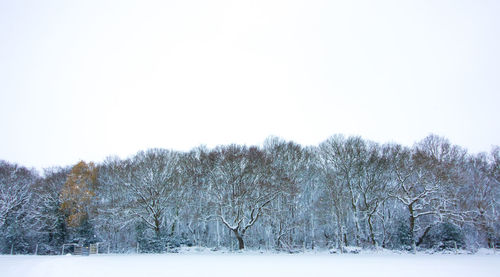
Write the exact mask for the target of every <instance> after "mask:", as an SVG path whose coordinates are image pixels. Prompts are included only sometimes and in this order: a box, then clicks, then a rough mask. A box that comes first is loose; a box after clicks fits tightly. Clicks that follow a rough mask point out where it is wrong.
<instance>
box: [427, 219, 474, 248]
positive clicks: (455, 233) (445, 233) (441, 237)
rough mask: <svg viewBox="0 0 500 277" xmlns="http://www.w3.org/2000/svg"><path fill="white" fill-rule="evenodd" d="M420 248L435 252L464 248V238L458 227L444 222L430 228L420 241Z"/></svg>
mask: <svg viewBox="0 0 500 277" xmlns="http://www.w3.org/2000/svg"><path fill="white" fill-rule="evenodd" d="M421 246H422V247H426V248H434V249H437V250H449V249H454V248H455V247H456V248H460V249H461V248H464V247H465V238H464V235H463V233H462V230H461V229H460V228H459V227H458V226H456V225H454V224H452V223H449V222H444V223H440V224H438V225H436V226H433V227H432V228H431V230H430V231H429V233H428V234H427V235H426V236H425V237H424V238H423V239H422V244H421Z"/></svg>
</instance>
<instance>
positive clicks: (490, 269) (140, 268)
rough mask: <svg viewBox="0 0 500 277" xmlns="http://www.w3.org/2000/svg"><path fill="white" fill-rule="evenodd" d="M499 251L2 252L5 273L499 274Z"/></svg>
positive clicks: (54, 276)
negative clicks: (292, 252) (48, 254)
mask: <svg viewBox="0 0 500 277" xmlns="http://www.w3.org/2000/svg"><path fill="white" fill-rule="evenodd" d="M499 265H500V255H498V254H497V255H493V254H490V253H478V254H474V255H453V254H432V255H430V254H422V253H419V254H415V255H412V254H396V253H388V252H382V253H361V254H327V253H303V254H276V253H258V252H243V253H220V252H216V253H207V252H206V251H202V252H183V253H177V254H174V253H172V254H158V255H153V254H142V255H106V254H105V255H97V256H88V257H81V256H16V255H14V256H8V255H5V256H0V276H3V277H23V276H48V277H49V276H50V277H63V276H64V277H67V276H72V277H76V276H85V277H89V276H92V277H97V276H106V277H108V276H119V277H126V276H134V277H142V276H148V277H150V276H217V277H224V276H231V277H234V276H254V277H255V276H287V277H292V276H301V277H302V276H315V277H316V276H369V277H377V276H384V277H386V276H404V277H410V276H418V277H430V276H438V277H445V276H453V277H458V276H500V275H499V274H500V271H499Z"/></svg>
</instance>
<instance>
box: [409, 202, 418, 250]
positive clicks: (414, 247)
mask: <svg viewBox="0 0 500 277" xmlns="http://www.w3.org/2000/svg"><path fill="white" fill-rule="evenodd" d="M408 210H409V212H410V230H409V232H410V241H411V249H412V251H413V252H414V253H415V252H416V251H417V245H416V244H415V216H414V214H413V204H410V205H409V206H408Z"/></svg>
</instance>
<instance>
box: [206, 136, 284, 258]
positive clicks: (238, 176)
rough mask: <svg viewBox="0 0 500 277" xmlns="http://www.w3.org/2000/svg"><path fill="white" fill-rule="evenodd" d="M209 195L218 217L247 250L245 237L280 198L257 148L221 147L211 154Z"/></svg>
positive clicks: (266, 164)
mask: <svg viewBox="0 0 500 277" xmlns="http://www.w3.org/2000/svg"><path fill="white" fill-rule="evenodd" d="M210 159H212V161H213V166H214V167H213V168H212V169H211V172H210V188H209V193H211V194H212V195H213V199H214V201H215V202H214V204H215V205H216V209H217V216H218V217H219V219H220V220H221V222H222V223H223V224H224V226H226V227H227V228H228V229H229V230H231V232H232V233H233V234H234V235H235V237H236V239H237V240H238V248H239V249H244V248H245V243H244V236H245V234H246V232H247V231H248V229H249V228H250V227H252V226H253V225H254V224H255V223H256V222H257V220H258V219H259V218H260V217H261V216H262V215H263V213H264V208H265V207H266V206H267V205H268V204H269V203H270V202H271V201H272V200H273V199H274V198H275V197H276V196H277V195H278V191H277V189H276V187H275V186H274V185H273V184H272V183H271V182H270V181H269V172H268V169H269V167H268V164H269V159H268V158H267V157H266V155H265V153H264V152H262V151H260V150H259V149H258V148H256V147H251V148H246V147H241V146H237V145H230V146H227V147H218V148H216V149H215V150H214V151H212V152H211V153H210Z"/></svg>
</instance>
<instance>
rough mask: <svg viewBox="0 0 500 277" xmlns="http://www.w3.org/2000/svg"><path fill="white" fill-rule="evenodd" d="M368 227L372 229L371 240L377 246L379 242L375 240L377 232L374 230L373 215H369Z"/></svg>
mask: <svg viewBox="0 0 500 277" xmlns="http://www.w3.org/2000/svg"><path fill="white" fill-rule="evenodd" d="M368 227H369V229H370V240H371V243H372V245H373V246H377V242H376V241H375V233H374V231H373V223H372V215H371V214H370V215H369V216H368Z"/></svg>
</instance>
